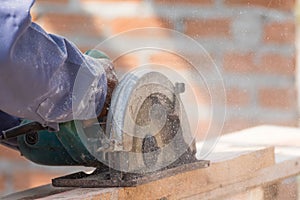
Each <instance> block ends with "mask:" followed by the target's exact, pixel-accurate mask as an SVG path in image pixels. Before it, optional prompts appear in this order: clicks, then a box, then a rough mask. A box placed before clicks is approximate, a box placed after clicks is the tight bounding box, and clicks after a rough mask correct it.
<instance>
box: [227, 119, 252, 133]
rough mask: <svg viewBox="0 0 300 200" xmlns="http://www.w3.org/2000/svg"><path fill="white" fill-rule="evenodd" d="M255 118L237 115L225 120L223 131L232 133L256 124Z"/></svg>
mask: <svg viewBox="0 0 300 200" xmlns="http://www.w3.org/2000/svg"><path fill="white" fill-rule="evenodd" d="M255 124H256V122H255V120H252V119H248V118H242V117H236V118H232V119H228V120H226V121H225V123H224V126H223V129H222V133H232V132H235V131H240V130H243V129H246V128H250V127H253V126H255Z"/></svg>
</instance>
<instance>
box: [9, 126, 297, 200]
mask: <svg viewBox="0 0 300 200" xmlns="http://www.w3.org/2000/svg"><path fill="white" fill-rule="evenodd" d="M270 145H274V146H275V147H276V148H275V156H274V148H273V147H266V146H270ZM208 159H209V160H211V162H212V165H211V166H210V167H209V168H206V169H197V170H194V171H190V172H186V173H183V174H178V175H176V176H172V177H168V178H164V179H161V180H158V181H155V182H151V183H148V184H145V185H140V186H137V187H133V188H108V189H82V188H77V189H72V190H69V191H63V192H61V191H59V192H60V193H58V192H57V189H53V192H54V193H56V192H57V193H58V194H54V195H45V197H44V198H41V199H47V200H50V199H51V200H52V199H74V198H76V199H168V200H170V199H218V200H219V199H232V198H231V197H232V195H233V194H235V195H238V196H237V197H239V196H243V197H245V196H247V194H249V195H250V194H251V195H252V196H253V195H254V196H255V197H257V198H260V197H261V194H262V191H261V190H262V187H264V186H265V185H268V184H273V183H274V182H277V181H280V180H282V179H285V178H287V177H291V176H295V175H297V174H299V173H300V131H299V129H292V128H281V127H267V126H264V127H258V128H253V129H249V130H245V131H242V132H237V133H233V134H229V135H225V136H223V137H222V138H221V139H220V140H219V143H218V145H217V146H216V148H215V149H214V151H213V152H212V153H211V154H210V155H209V157H208ZM36 192H39V194H41V193H40V192H41V191H36ZM48 192H49V191H48ZM12 199H17V198H12Z"/></svg>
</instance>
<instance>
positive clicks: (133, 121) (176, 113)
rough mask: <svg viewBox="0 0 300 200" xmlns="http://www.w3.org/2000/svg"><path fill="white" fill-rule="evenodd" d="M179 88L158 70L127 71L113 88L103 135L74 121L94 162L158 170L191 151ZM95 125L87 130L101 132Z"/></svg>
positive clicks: (132, 169)
mask: <svg viewBox="0 0 300 200" xmlns="http://www.w3.org/2000/svg"><path fill="white" fill-rule="evenodd" d="M183 92H184V84H183V83H174V84H173V83H172V82H171V81H170V80H169V79H168V78H167V77H166V76H164V75H163V74H161V73H159V72H149V71H145V70H142V71H137V72H135V73H129V74H127V75H125V77H124V78H123V79H122V80H121V82H120V83H119V85H118V87H117V88H116V89H115V91H114V94H113V97H112V101H111V106H110V110H109V114H108V116H107V122H106V130H105V133H104V135H102V134H101V135H99V134H98V135H96V134H95V135H91V134H87V133H85V130H84V129H82V126H81V124H77V126H78V130H81V131H79V136H80V138H81V141H82V142H83V144H84V145H85V147H86V148H87V149H88V151H89V153H90V154H91V155H93V156H94V157H95V158H96V159H97V160H98V161H99V162H101V163H103V164H105V165H107V166H109V167H110V168H113V169H115V170H118V171H123V172H135V173H139V172H141V173H145V172H152V171H157V170H160V169H163V168H165V167H167V166H169V165H171V164H172V163H174V162H176V161H177V160H178V159H179V158H180V157H181V156H182V155H183V154H185V153H186V152H192V154H193V155H194V154H195V141H194V138H193V137H192V135H191V131H190V127H189V123H188V120H187V117H186V113H185V110H184V106H183V104H182V102H181V100H180V93H183ZM97 129H101V127H100V126H96V125H95V126H94V131H92V133H101V131H99V130H98V131H97ZM102 133H103V132H102ZM97 140H98V141H97Z"/></svg>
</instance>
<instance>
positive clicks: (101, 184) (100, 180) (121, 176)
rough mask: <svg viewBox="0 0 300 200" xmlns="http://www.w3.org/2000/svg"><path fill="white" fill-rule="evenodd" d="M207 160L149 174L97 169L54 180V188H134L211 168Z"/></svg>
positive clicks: (195, 161)
mask: <svg viewBox="0 0 300 200" xmlns="http://www.w3.org/2000/svg"><path fill="white" fill-rule="evenodd" d="M209 165H210V162H209V161H207V160H194V161H193V162H191V163H187V164H181V165H179V166H174V167H168V168H166V169H163V170H160V171H156V172H151V173H147V174H135V173H122V172H119V171H115V170H112V169H110V168H106V169H103V168H102V169H96V170H95V171H94V172H93V173H92V174H86V173H84V172H78V173H74V174H70V175H67V176H63V177H59V178H55V179H53V180H52V185H53V186H54V187H82V188H105V187H134V186H138V185H142V184H146V183H149V182H152V181H156V180H159V179H162V178H166V177H170V176H174V175H177V174H180V173H184V172H188V171H192V170H196V169H200V168H206V167H209Z"/></svg>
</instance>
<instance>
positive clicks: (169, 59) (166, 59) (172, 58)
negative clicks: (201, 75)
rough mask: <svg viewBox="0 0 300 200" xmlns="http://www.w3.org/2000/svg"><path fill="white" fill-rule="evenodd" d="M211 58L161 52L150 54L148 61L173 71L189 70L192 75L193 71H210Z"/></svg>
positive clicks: (208, 56) (211, 67) (209, 56)
mask: <svg viewBox="0 0 300 200" xmlns="http://www.w3.org/2000/svg"><path fill="white" fill-rule="evenodd" d="M213 57H214V56H213V55H201V54H197V53H195V54H192V53H191V54H185V55H176V54H175V53H171V52H166V51H161V52H158V53H153V54H151V55H150V58H149V61H150V62H152V63H157V64H161V65H165V66H167V67H170V68H173V69H178V70H189V72H190V73H192V70H195V69H198V70H201V72H203V71H210V70H212V69H213V67H214V63H213V61H212V59H213ZM192 62H193V63H192ZM194 62H197V63H194Z"/></svg>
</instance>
